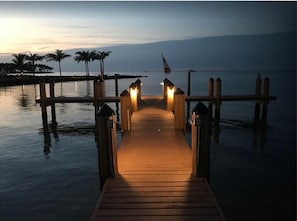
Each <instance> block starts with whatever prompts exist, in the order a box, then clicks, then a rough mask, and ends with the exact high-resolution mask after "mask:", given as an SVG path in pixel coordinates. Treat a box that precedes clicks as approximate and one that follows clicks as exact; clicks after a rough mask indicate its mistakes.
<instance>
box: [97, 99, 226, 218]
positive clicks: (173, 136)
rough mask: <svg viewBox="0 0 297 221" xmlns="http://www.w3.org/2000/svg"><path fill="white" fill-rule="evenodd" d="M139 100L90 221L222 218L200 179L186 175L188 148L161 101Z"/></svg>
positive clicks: (188, 172) (188, 171) (189, 171)
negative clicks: (113, 172) (114, 168)
mask: <svg viewBox="0 0 297 221" xmlns="http://www.w3.org/2000/svg"><path fill="white" fill-rule="evenodd" d="M142 98H143V99H142V101H141V102H140V103H139V107H138V111H137V112H133V114H132V130H131V131H128V132H126V133H125V134H124V136H123V138H122V141H121V144H120V146H119V150H118V155H117V159H118V170H119V175H117V176H116V177H115V178H108V179H107V180H106V182H105V185H104V187H103V190H102V192H101V197H100V199H99V202H98V205H97V207H96V209H95V211H94V214H93V217H92V221H99V220H100V221H111V220H123V221H126V220H127V221H128V220H129V221H134V220H137V221H142V220H147V221H152V220H156V221H159V220H160V221H163V220H173V221H175V220H179V221H187V220H195V221H198V220H202V221H203V220H208V221H217V220H224V216H223V213H222V212H221V210H220V208H219V206H218V204H217V203H216V200H215V198H214V196H213V194H212V192H211V190H210V188H209V185H208V183H207V181H206V179H205V178H201V177H196V176H193V175H192V153H191V149H190V147H189V146H188V144H187V142H186V140H185V136H184V134H183V133H184V132H183V131H182V130H177V129H175V128H174V116H173V114H172V112H171V111H167V110H166V104H165V103H164V102H163V101H162V97H161V96H160V97H148V96H145V97H142Z"/></svg>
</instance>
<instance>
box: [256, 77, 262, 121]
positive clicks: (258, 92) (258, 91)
mask: <svg viewBox="0 0 297 221" xmlns="http://www.w3.org/2000/svg"><path fill="white" fill-rule="evenodd" d="M261 88H262V79H261V75H260V74H258V77H257V79H256V90H255V96H256V97H260V96H261ZM260 108H261V101H260V100H256V101H255V114H254V120H255V121H259V116H260Z"/></svg>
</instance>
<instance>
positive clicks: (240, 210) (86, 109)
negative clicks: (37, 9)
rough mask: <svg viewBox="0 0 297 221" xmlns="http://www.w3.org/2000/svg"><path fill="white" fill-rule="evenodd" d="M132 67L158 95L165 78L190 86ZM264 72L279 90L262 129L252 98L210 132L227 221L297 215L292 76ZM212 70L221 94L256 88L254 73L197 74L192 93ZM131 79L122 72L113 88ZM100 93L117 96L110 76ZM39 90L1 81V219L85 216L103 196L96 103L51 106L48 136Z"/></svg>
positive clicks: (78, 91)
mask: <svg viewBox="0 0 297 221" xmlns="http://www.w3.org/2000/svg"><path fill="white" fill-rule="evenodd" d="M64 74H67V75H75V74H76V75H83V73H64ZM112 74H114V73H112ZM120 74H131V73H120ZM132 74H143V75H147V76H148V77H145V78H141V80H142V82H143V87H142V88H143V90H142V94H145V95H161V93H162V86H161V85H160V82H161V81H162V80H164V78H165V77H167V78H168V79H170V80H171V81H172V82H173V83H175V85H176V86H177V87H180V88H181V89H183V90H184V91H185V92H186V91H187V86H186V85H187V74H186V73H183V72H177V73H172V74H169V75H166V76H165V75H164V74H163V73H157V72H153V73H151V72H147V73H132ZM261 74H262V77H263V78H264V77H269V78H270V82H271V84H270V94H271V95H273V96H277V100H276V101H271V102H270V104H269V110H268V123H267V127H265V129H260V128H255V127H253V124H252V122H253V113H254V103H253V102H225V103H223V105H222V106H221V118H222V122H221V128H220V134H219V142H215V141H214V139H213V138H212V143H211V174H210V185H211V187H212V190H213V192H214V194H215V196H216V198H217V201H218V203H219V205H220V206H221V208H222V210H223V212H224V213H225V216H226V218H227V220H228V221H235V220H236V221H238V220H241V221H242V220H253V221H254V220H270V221H271V220H287V221H291V220H295V211H296V74H295V73H294V72H262V73H261ZM210 77H213V78H214V79H216V78H217V77H220V78H221V79H222V94H223V95H227V94H230V95H231V94H253V93H254V91H255V80H256V77H257V73H256V72H250V71H236V72H235V71H234V72H230V71H229V72H215V71H214V72H195V73H192V85H191V94H192V95H207V83H208V79H209V78H210ZM134 80H136V79H121V80H119V91H120V92H121V91H122V90H124V89H126V88H128V86H129V85H130V83H131V82H132V81H134ZM55 93H56V95H57V96H59V95H63V96H86V95H93V84H92V82H69V83H62V84H61V83H57V84H56V86H55ZM106 94H107V95H111V96H113V95H114V81H113V80H108V81H106ZM36 98H39V85H26V86H14V87H3V88H0V174H1V178H0V220H1V221H19V220H22V221H29V220H30V221H37V220H38V221H39V220H44V221H58V220H61V221H70V220H71V221H84V220H89V219H90V218H91V216H92V212H93V210H94V208H95V206H96V203H97V200H98V197H99V194H100V192H99V178H98V157H97V147H96V142H95V135H94V130H93V127H94V107H93V105H92V104H57V105H56V113H57V123H58V132H57V133H56V134H53V133H51V134H50V143H47V142H45V139H44V136H43V129H42V120H41V110H40V106H39V105H38V104H36V103H35V99H36ZM195 104H196V103H192V104H191V109H192V108H193V107H194V105H195ZM110 106H111V107H112V108H113V109H114V110H115V105H114V104H110ZM48 112H49V113H48V115H49V120H50V119H51V116H50V111H49V110H48ZM118 137H119V138H120V136H118ZM187 137H189V134H187Z"/></svg>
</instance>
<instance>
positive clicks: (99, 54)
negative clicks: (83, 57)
mask: <svg viewBox="0 0 297 221" xmlns="http://www.w3.org/2000/svg"><path fill="white" fill-rule="evenodd" d="M110 53H111V51H98V52H97V53H96V55H95V56H94V57H93V60H99V61H100V74H101V79H102V80H103V76H104V59H105V58H106V57H107V56H109V54H110Z"/></svg>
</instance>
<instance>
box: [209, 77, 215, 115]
mask: <svg viewBox="0 0 297 221" xmlns="http://www.w3.org/2000/svg"><path fill="white" fill-rule="evenodd" d="M213 85H214V80H213V78H210V79H209V80H208V96H209V97H213V91H214V88H213ZM212 103H213V102H212V101H209V102H208V112H209V117H210V120H211V121H212V112H213V111H212Z"/></svg>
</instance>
